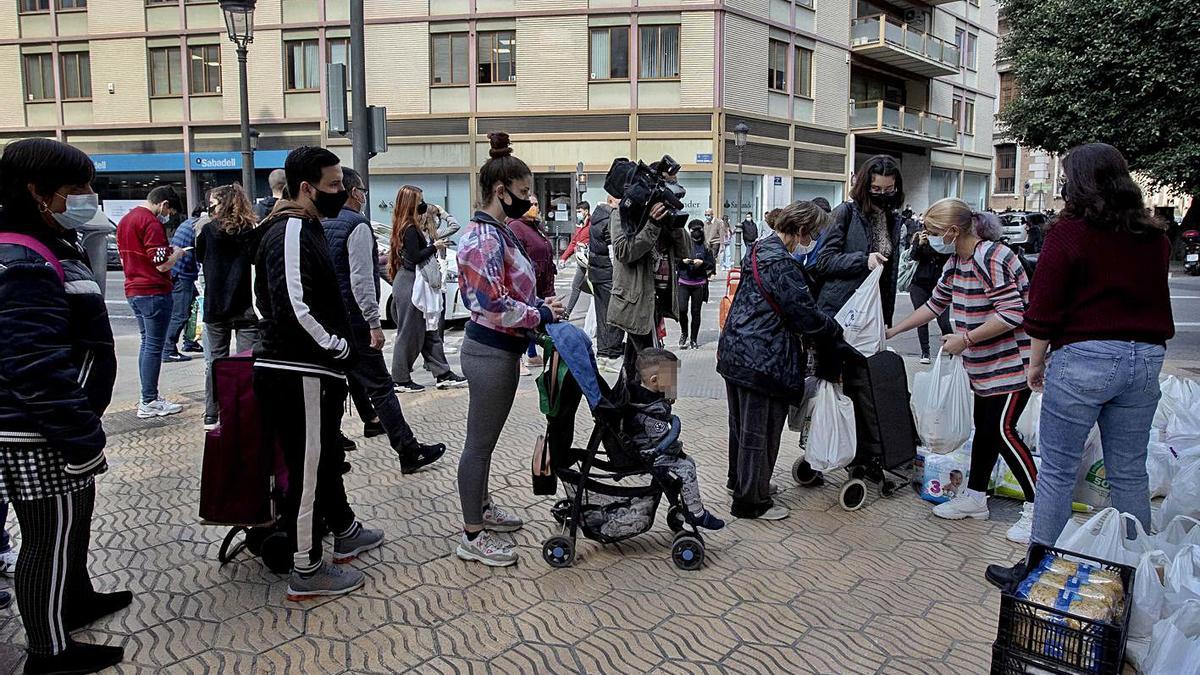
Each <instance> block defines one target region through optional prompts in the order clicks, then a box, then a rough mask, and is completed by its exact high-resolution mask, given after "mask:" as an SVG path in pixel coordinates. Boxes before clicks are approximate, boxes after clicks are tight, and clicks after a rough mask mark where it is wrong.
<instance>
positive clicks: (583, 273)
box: [567, 266, 591, 319]
mask: <svg viewBox="0 0 1200 675" xmlns="http://www.w3.org/2000/svg"><path fill="white" fill-rule="evenodd" d="M587 272H588V271H587V268H586V267H582V266H580V267H576V268H575V278H574V279H572V280H571V299H570V300H569V301H568V302H567V318H568V319H569V318H571V312H574V311H575V303H577V302H579V295H580V294H581V293H584V292H587V293H591V291H587V290H586V288H587V285H588V280H587Z"/></svg>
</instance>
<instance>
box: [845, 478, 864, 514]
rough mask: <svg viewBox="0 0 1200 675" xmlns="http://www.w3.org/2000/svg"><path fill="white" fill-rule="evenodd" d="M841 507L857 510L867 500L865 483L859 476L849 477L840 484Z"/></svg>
mask: <svg viewBox="0 0 1200 675" xmlns="http://www.w3.org/2000/svg"><path fill="white" fill-rule="evenodd" d="M839 499H840V500H841V503H842V508H843V509H845V510H847V511H857V510H859V509H861V508H862V505H863V504H864V503H866V501H867V483H866V481H864V480H863V479H861V478H851V479H850V480H848V481H846V484H845V485H843V486H842V493H841V495H840V497H839Z"/></svg>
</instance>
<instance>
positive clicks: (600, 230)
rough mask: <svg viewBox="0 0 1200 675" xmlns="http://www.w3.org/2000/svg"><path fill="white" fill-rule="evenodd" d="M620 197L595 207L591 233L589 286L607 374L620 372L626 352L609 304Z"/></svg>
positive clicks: (598, 358)
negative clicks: (610, 318) (610, 317)
mask: <svg viewBox="0 0 1200 675" xmlns="http://www.w3.org/2000/svg"><path fill="white" fill-rule="evenodd" d="M617 203H618V202H617V198H616V197H613V196H612V195H609V197H608V199H607V200H605V201H603V202H600V203H599V204H597V205H596V210H595V211H593V212H592V225H591V230H590V231H589V232H588V271H587V274H588V284H589V285H590V286H591V288H592V297H593V298H594V299H595V303H596V364H597V366H599V368H600V370H602V371H604V372H606V373H616V372H619V370H618V369H617V362H619V361H620V360H621V355H622V354H623V353H624V351H625V336H624V335H623V334H622V333H621V329H620V328H616V327H615V326H611V325H609V323H608V321H607V319H606V317H607V316H608V302H609V299H610V298H611V297H612V285H613V264H612V258H611V256H610V255H609V246H611V245H612V235H611V234H610V230H609V225H611V220H612V219H611V215H612V214H614V213H616V211H617Z"/></svg>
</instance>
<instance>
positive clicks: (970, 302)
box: [887, 199, 1037, 543]
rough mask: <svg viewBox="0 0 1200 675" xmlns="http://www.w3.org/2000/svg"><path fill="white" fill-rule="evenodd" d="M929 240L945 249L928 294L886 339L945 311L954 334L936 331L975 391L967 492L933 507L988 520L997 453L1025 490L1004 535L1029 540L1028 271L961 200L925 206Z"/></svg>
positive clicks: (988, 220)
mask: <svg viewBox="0 0 1200 675" xmlns="http://www.w3.org/2000/svg"><path fill="white" fill-rule="evenodd" d="M925 231H926V233H927V234H928V241H929V244H930V246H932V247H933V249H934V250H935V251H937V252H939V253H942V254H946V255H950V260H949V261H948V262H947V263H946V267H945V268H944V269H943V270H942V277H941V280H939V281H938V284H937V286H936V287H935V288H934V291H933V297H932V298H930V300H929V302H927V303H926V304H925V305H924V306H923V307H921V308H920V309H918V310H917V311H915V312H913V313H912V314H911V315H909V317H908V318H907V319H905V320H904V321H902V322H900V324H899V325H897V326H896V327H895V328H892V329H891V330H889V331H888V333H887V336H888V338H889V339H890V338H892V337H894V336H896V335H899V334H901V333H903V332H905V331H908V330H912V329H913V328H916V327H918V326H924V325H925V324H927V323H929V322H930V321H932V320H934V319H935V318H937V316H938V315H939V314H941V313H942V312H944V311H946V310H947V309H949V310H950V318H951V321H952V323H953V324H954V333H953V334H951V335H946V336H943V337H942V343H943V347H944V348H945V350H946V352H947V353H949V354H954V355H959V354H961V355H962V358H963V363H964V364H965V365H966V368H967V375H968V376H969V377H970V379H971V389H972V390H973V391H974V392H975V441H974V443H973V445H972V449H971V475H970V478H969V479H968V482H967V488H968V489H966V490H964V491H962V492H961V493H959V495H958V496H957V497H955V498H954V499H952V500H950V501H949V502H946V503H945V504H940V505H938V506H936V507H934V509H933V513H934V515H936V516H938V517H941V518H948V519H950V520H961V519H963V518H979V519H981V520H987V518H988V506H987V494H986V491H987V487H988V482H989V480H990V479H991V476H992V467H994V466H995V464H996V459H997V458H998V457H1004V461H1005V462H1006V463H1007V464H1008V466H1009V468H1011V469H1012V472H1013V475H1014V476H1016V478H1017V482H1018V483H1020V485H1021V488H1022V489H1023V491H1024V492H1025V508H1024V510H1023V513H1022V515H1021V520H1020V521H1019V522H1018V523H1017V524H1016V525H1014V526H1013V527H1011V528H1009V530H1008V538H1009V539H1010V540H1012V541H1016V542H1018V543H1028V541H1029V530H1030V526H1031V525H1032V522H1033V488H1034V484H1035V483H1036V482H1037V468H1036V466H1034V463H1033V453H1032V452H1030V450H1029V447H1028V446H1027V445H1025V442H1024V441H1023V440H1022V439H1021V436H1020V434H1018V433H1017V428H1016V427H1017V419H1019V418H1020V417H1021V412H1022V411H1023V410H1024V409H1025V405H1026V404H1027V403H1028V402H1029V396H1030V393H1031V392H1030V390H1029V385H1028V384H1027V383H1026V377H1025V370H1026V367H1027V366H1028V364H1029V344H1030V343H1029V336H1027V335H1026V334H1025V330H1024V329H1023V328H1022V324H1023V323H1024V321H1025V308H1026V306H1027V305H1028V302H1029V275H1028V274H1026V272H1025V268H1024V267H1022V265H1021V261H1020V260H1019V259H1018V258H1017V255H1016V254H1015V253H1014V252H1013V251H1012V249H1010V248H1009V247H1008V246H1005V245H1004V244H1002V243H1000V242H998V241H996V240H997V239H999V237H1000V222H999V220H998V219H997V218H996V217H995V216H994V215H991V214H987V213H978V212H976V211H974V210H973V209H971V207H970V206H968V205H967V203H966V202H964V201H962V200H960V199H943V200H941V201H939V202H937V203H935V204H934V205H933V206H930V207H929V210H928V211H926V212H925Z"/></svg>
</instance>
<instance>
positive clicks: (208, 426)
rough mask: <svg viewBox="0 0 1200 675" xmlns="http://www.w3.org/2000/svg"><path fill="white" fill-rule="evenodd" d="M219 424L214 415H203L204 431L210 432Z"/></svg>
mask: <svg viewBox="0 0 1200 675" xmlns="http://www.w3.org/2000/svg"><path fill="white" fill-rule="evenodd" d="M220 424H221V420H220V418H219V417H217V416H216V415H205V416H204V430H205V431H212V430H213V429H216V428H217V427H218V426H219V425H220Z"/></svg>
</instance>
